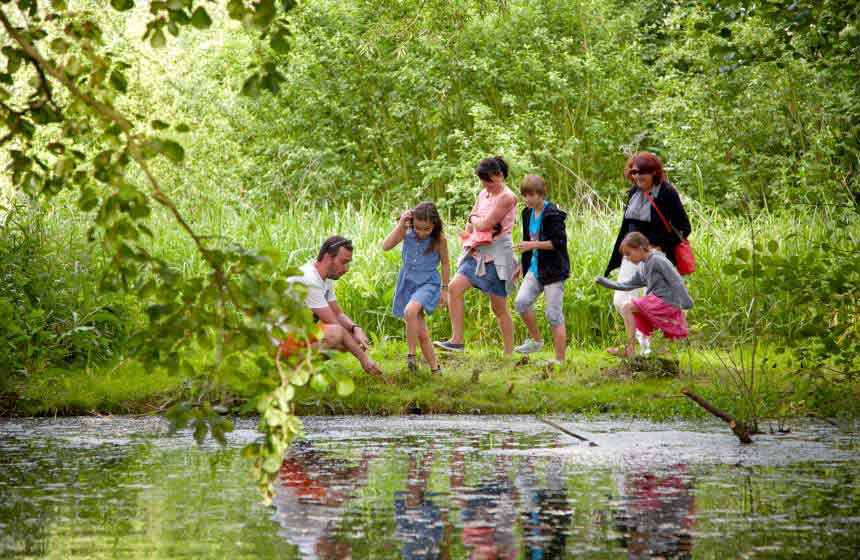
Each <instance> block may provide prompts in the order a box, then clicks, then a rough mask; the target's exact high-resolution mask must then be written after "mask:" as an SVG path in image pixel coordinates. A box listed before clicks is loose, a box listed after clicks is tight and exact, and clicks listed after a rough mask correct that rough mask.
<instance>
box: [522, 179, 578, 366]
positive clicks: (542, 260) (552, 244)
mask: <svg viewBox="0 0 860 560" xmlns="http://www.w3.org/2000/svg"><path fill="white" fill-rule="evenodd" d="M520 194H522V195H523V198H525V201H526V208H524V209H523V213H522V222H523V241H522V242H521V243H519V244H517V246H516V247H515V249H516V250H517V251H521V252H522V257H521V263H520V269H518V272H520V273H522V275H523V283H522V284H521V285H520V290H519V292H518V293H517V298H516V300H515V301H514V307H515V308H516V310H517V312H518V313H519V314H520V315H521V316H522V318H523V321H525V323H526V328H527V329H528V333H529V338H527V339H526V341H525V342H524V343H523V344H521V345H520V346H517V347H516V348H514V350H516V351H517V352H519V353H521V354H530V353H532V352H537V351H538V350H540V348H541V347H542V346H543V344H544V343H543V336H541V333H540V330H539V329H538V325H537V318H536V317H535V314H534V311H533V310H532V306H533V305H534V302H535V300H537V298H538V296H539V295H540V294H541V292H543V294H544V300H545V307H546V320H547V322H548V323H549V326H550V330H551V331H552V341H553V344H554V345H555V358H554V359H552V360H549V362H548V363H549V364H554V365H560V364H562V363H563V362H564V352H565V346H567V332H566V331H565V328H564V314H563V312H562V306H563V302H564V281H565V280H566V279H567V278H568V276H570V257H569V256H568V254H567V233H566V232H565V225H564V220H565V218H567V214H565V213H564V212H562V211H561V210H559V209H558V207H557V206H556V205H555V204H553V203H551V202H549V201H548V200H547V199H546V194H547V193H546V183H545V182H544V180H543V179H542V178H540V177H538V176H537V175H526V177H525V178H524V179H523V182H522V184H521V185H520Z"/></svg>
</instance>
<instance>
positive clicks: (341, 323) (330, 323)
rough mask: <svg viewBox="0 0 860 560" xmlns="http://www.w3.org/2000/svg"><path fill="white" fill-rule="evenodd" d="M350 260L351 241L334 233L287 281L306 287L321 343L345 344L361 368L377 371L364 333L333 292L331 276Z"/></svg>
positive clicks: (346, 268)
mask: <svg viewBox="0 0 860 560" xmlns="http://www.w3.org/2000/svg"><path fill="white" fill-rule="evenodd" d="M350 262H352V242H351V241H350V240H349V239H346V238H344V237H341V236H339V235H333V236H331V237H329V238H328V239H326V240H325V242H324V243H323V244H322V247H321V248H320V251H319V255H317V259H316V261H311V262H309V263H306V264H304V265H303V266H302V267H301V268H300V270H301V271H302V275H301V276H294V277H291V278H290V279H289V281H290V282H295V283H300V284H304V286H305V287H306V288H307V295H306V296H305V305H306V306H307V307H308V308H309V309H310V310H311V311H312V312H313V314H314V318H315V319H316V320H317V321H318V323H319V325H320V334H321V335H322V336H323V337H324V345H326V346H327V347H330V348H334V349H338V348H345V349H346V350H348V351H349V352H350V353H351V354H352V355H353V356H355V357H356V358H358V361H359V363H361V367H362V368H363V369H364V371H366V372H367V373H370V374H373V375H379V374H381V373H382V371H381V370H380V369H379V366H378V365H377V364H376V362H374V361H373V360H372V359H371V358H370V356H369V355H368V353H367V345H368V343H369V339H368V338H367V335H366V334H365V333H364V331H363V330H362V329H361V327H359V326H358V325H357V324H356V323H355V322H354V321H353V320H352V319H350V318H349V317H348V316H347V314H346V313H344V312H343V310H342V309H341V308H340V306H339V305H338V303H337V298H336V297H335V295H334V280H337V279H339V278H340V277H341V276H343V275H344V274H346V273H347V271H349V264H350ZM290 342H291V341H290V339H288V340H285V341H283V342H282V343H281V345H282V347H281V348H280V349H279V351H280V352H281V353H282V354H283V353H284V352H289V351H291V350H292V348H291V347H288V348H284V347H283V345H285V344H286V345H288V346H290ZM310 342H315V340H311V341H310ZM292 344H293V345H295V341H292Z"/></svg>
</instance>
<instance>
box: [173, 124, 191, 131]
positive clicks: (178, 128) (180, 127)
mask: <svg viewBox="0 0 860 560" xmlns="http://www.w3.org/2000/svg"><path fill="white" fill-rule="evenodd" d="M173 130H175V131H176V132H190V131H191V128H190V127H189V126H188V125H187V124H185V123H179V124H177V125H176V126H174V127H173Z"/></svg>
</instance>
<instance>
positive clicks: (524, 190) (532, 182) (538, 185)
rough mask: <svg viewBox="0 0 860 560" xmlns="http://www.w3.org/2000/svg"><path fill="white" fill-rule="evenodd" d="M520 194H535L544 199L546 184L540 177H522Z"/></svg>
mask: <svg viewBox="0 0 860 560" xmlns="http://www.w3.org/2000/svg"><path fill="white" fill-rule="evenodd" d="M520 194H521V195H523V196H528V195H530V194H536V195H540V196H542V197H544V198H546V183H545V182H544V180H543V178H542V177H539V176H537V175H526V176H525V177H523V182H522V183H520Z"/></svg>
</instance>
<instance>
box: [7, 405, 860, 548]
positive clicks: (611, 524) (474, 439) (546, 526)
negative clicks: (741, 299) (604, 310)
mask: <svg viewBox="0 0 860 560" xmlns="http://www.w3.org/2000/svg"><path fill="white" fill-rule="evenodd" d="M243 422H244V424H243ZM583 424H585V423H584V422H583ZM238 425H239V430H237V432H238V434H235V435H234V436H231V437H235V439H234V440H231V441H230V443H229V445H228V449H224V450H218V449H217V448H216V447H215V446H212V447H207V446H205V447H196V446H194V445H193V444H192V443H191V442H192V439H191V435H190V434H180V435H178V436H173V437H171V436H167V435H166V430H164V427H163V425H162V424H161V422H160V421H158V420H157V419H151V420H146V421H141V420H139V419H122V418H115V419H111V420H110V421H103V420H99V419H87V420H74V419H73V420H56V421H54V420H20V421H15V423H11V422H4V421H2V420H0V473H2V474H0V557H3V558H5V557H13V558H34V557H44V558H63V559H66V558H87V559H88V560H89V559H92V558H144V557H145V558H171V559H172V558H179V557H188V558H211V557H225V558H286V559H293V558H356V559H358V558H397V557H401V558H407V559H411V558H416V559H418V558H420V559H430V558H439V559H442V558H444V559H448V558H505V559H507V558H524V559H529V560H531V559H544V558H579V557H590V558H610V557H611V558H616V557H629V558H690V557H692V556H693V555H695V556H696V557H701V558H741V557H746V558H755V557H788V556H802V557H833V558H853V557H855V556H856V551H857V550H860V529H858V527H860V526H858V523H857V520H858V519H860V460H858V459H860V455H858V454H857V453H855V452H854V451H845V448H846V447H849V448H850V449H854V447H852V446H851V445H847V446H846V444H845V441H846V440H847V439H848V438H849V437H856V436H847V435H845V434H841V433H837V432H835V431H833V430H832V429H831V428H829V427H826V426H825V427H822V428H815V430H816V431H814V432H813V431H811V430H810V431H807V432H806V434H802V433H801V431H800V430H796V431H795V434H796V436H795V438H794V439H786V438H781V439H777V438H765V437H763V438H760V439H759V440H757V442H756V444H755V446H753V447H747V448H739V447H738V444H737V442H736V441H734V440H733V438H732V436H731V435H730V434H725V433H724V432H725V428H724V427H723V426H714V427H713V428H711V427H705V428H703V429H698V430H696V429H688V428H687V427H683V426H682V427H679V426H678V425H676V424H672V425H671V426H668V425H661V426H655V425H652V424H648V425H636V424H635V423H631V422H626V423H624V424H614V423H612V421H605V422H603V423H602V424H590V425H589V428H590V429H591V432H592V433H593V434H595V439H599V441H600V443H601V447H600V448H597V449H594V448H588V447H585V446H579V445H578V444H577V443H576V442H573V441H570V440H569V439H567V438H565V437H563V436H558V435H557V434H556V433H554V432H550V431H547V430H545V429H544V426H543V425H541V424H538V423H537V422H534V421H532V420H530V419H528V418H499V417H496V418H492V417H490V418H476V417H468V418H467V417H456V418H452V417H444V418H428V419H421V420H419V419H413V418H403V419H396V418H383V419H355V418H336V419H311V420H309V421H308V423H307V425H308V430H307V431H308V434H310V439H309V440H307V441H305V442H301V443H298V444H296V445H295V446H293V447H292V448H291V449H290V450H289V453H288V454H287V455H286V457H285V458H284V461H283V464H282V467H281V469H280V473H279V484H278V487H277V492H276V497H275V500H274V505H275V508H274V510H273V509H269V508H266V507H265V506H263V505H262V504H261V503H260V501H259V496H258V495H257V494H256V492H255V489H254V484H253V482H252V481H251V480H250V479H249V477H248V465H247V463H246V462H245V461H244V460H242V459H241V458H240V457H239V454H238V453H237V450H238V448H239V446H241V445H242V444H243V443H245V442H247V441H253V438H255V437H257V436H256V433H255V431H254V424H253V422H252V421H241V420H240V421H239V422H238ZM669 427H671V429H669ZM138 434H140V435H146V436H147V437H148V438H150V439H148V440H142V438H140V437H138ZM809 436H814V439H813V437H809ZM108 437H109V441H107V440H106V438H108ZM147 441H149V442H151V445H150V444H148V443H147ZM726 457H728V458H729V459H726Z"/></svg>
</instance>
